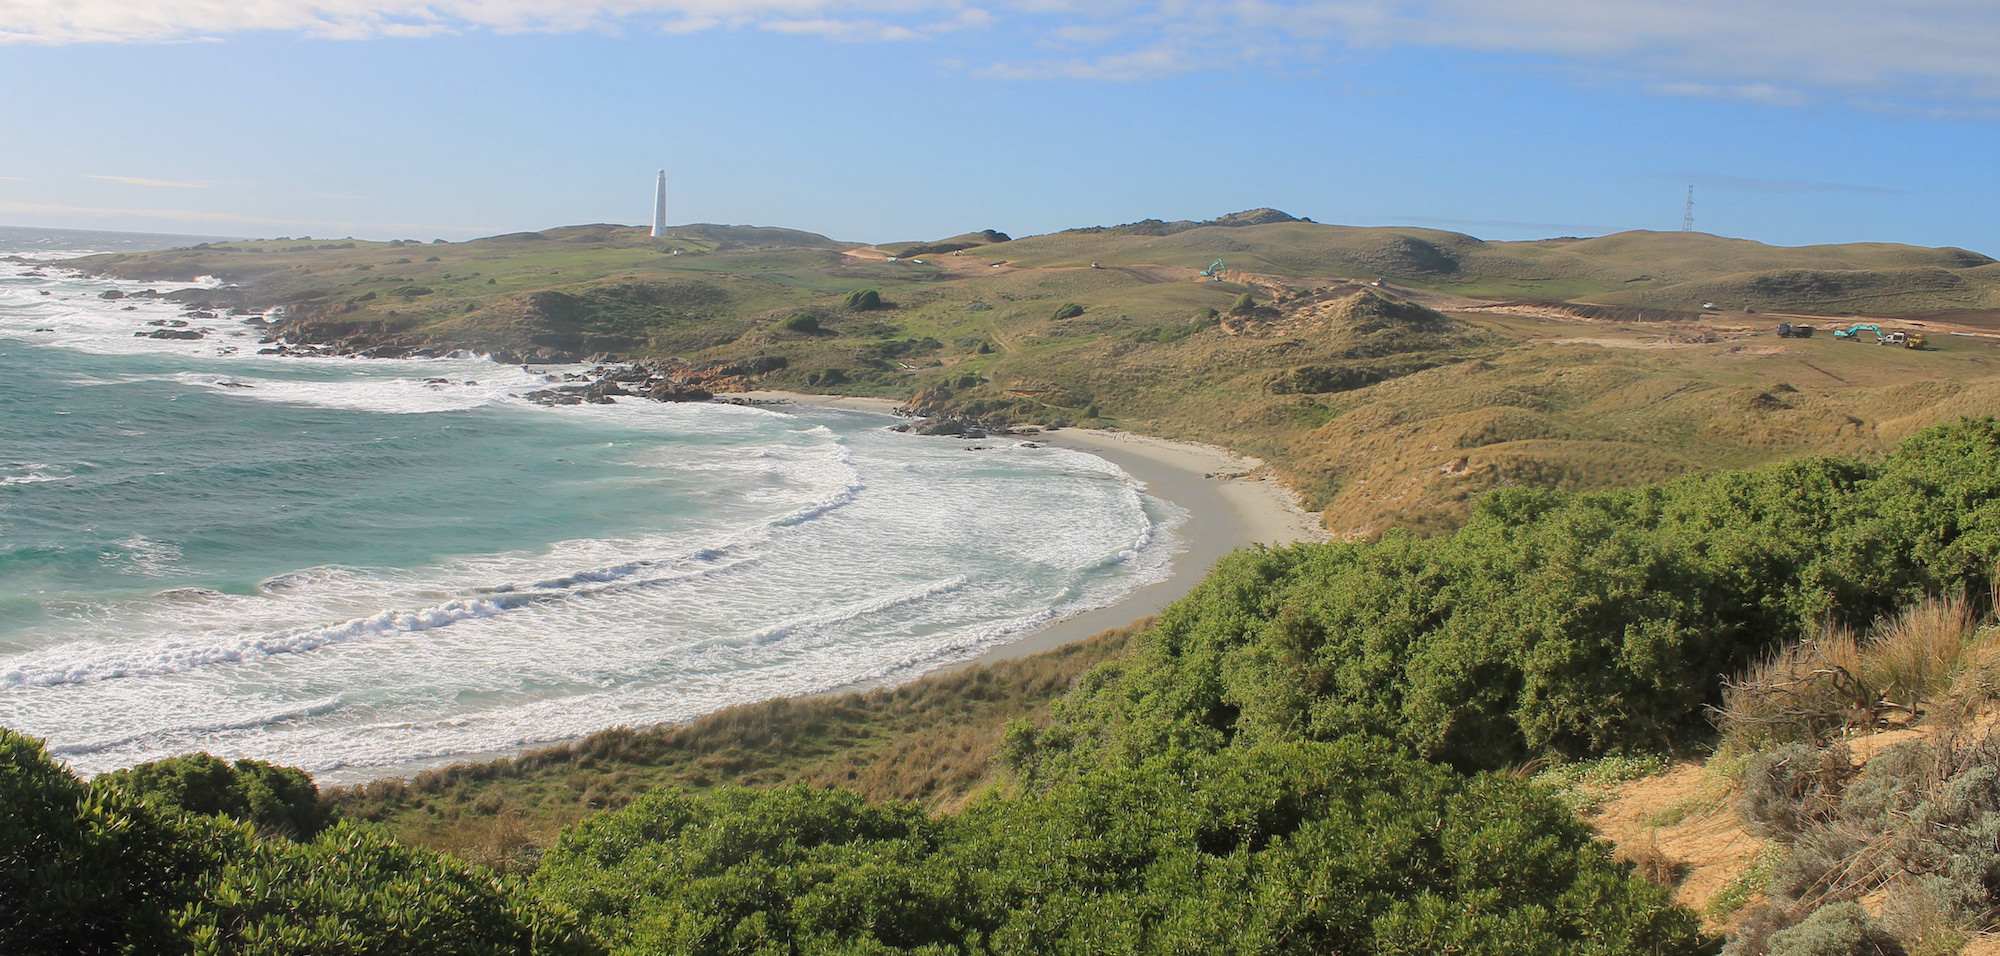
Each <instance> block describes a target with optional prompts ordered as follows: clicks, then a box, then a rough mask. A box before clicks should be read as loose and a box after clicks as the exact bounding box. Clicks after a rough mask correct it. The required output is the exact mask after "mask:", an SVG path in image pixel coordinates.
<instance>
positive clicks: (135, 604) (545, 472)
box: [0, 234, 1178, 779]
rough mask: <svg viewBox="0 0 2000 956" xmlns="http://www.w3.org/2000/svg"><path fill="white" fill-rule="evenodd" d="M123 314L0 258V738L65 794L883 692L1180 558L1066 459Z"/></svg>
mask: <svg viewBox="0 0 2000 956" xmlns="http://www.w3.org/2000/svg"><path fill="white" fill-rule="evenodd" d="M10 241H11V242H13V243H14V245H13V248H15V249H19V248H23V242H22V240H21V239H20V237H18V236H9V235H6V234H0V250H4V249H5V248H6V247H7V245H8V243H9V242H10ZM93 241H94V244H95V246H96V247H98V248H104V247H106V245H105V243H104V242H103V241H102V240H101V239H99V238H98V237H85V238H84V239H82V240H73V241H72V242H71V248H76V247H79V246H83V245H85V244H86V243H93ZM38 254H41V255H44V256H48V255H51V253H50V252H49V251H48V250H47V248H46V245H44V246H42V247H39V248H38ZM145 287H146V286H142V285H138V284H132V283H116V282H109V281H104V280H92V279H86V278H81V277H78V276H75V275H72V274H68V273H65V272H63V271H62V270H61V269H59V268H50V267H39V268H37V267H34V266H31V265H22V264H13V265H8V264H0V726H9V727H13V728H16V729H19V730H23V731H26V732H29V733H33V734H36V735H38V736H43V737H46V738H48V739H49V741H50V744H51V748H52V749H53V750H54V751H55V752H57V753H58V754H59V755H61V756H63V757H64V758H65V759H67V760H69V761H70V762H71V764H72V766H74V767H76V768H77V769H78V770H80V771H83V772H87V773H88V772H99V771H102V770H106V769H112V768H115V767H119V766H126V765H130V764H132V763H136V762H140V761H144V760H150V759H157V758H158V757H162V756H167V755H170V754H174V753H182V752H187V751H191V750H206V751H209V752H212V753H216V754H217V755H219V756H225V757H231V758H234V757H243V756H248V757H256V758H260V759H267V760H274V761H278V762H281V763H286V764H290V765H294V766H302V767H306V768H307V769H310V770H313V771H315V772H317V773H320V774H322V775H326V776H330V777H331V778H333V779H356V778H365V777H368V776H373V775H379V774H381V773H385V772H392V771H393V770H394V769H396V768H398V767H401V766H405V765H408V764H409V763H410V762H412V761H421V760H430V759H439V758H448V757H451V756H454V755H462V754H477V753H489V752H496V751H507V750H511V749H516V748H519V747H522V746H527V745H532V744H535V743H540V742H547V741H553V740H560V739H565V738H568V737H572V736H576V735H578V734H582V733H587V732H589V731H591V730H594V729H598V728H602V727H606V726H613V725H618V724H644V723H652V722H657V721H663V720H681V719H687V718H689V717H693V716H696V715H699V714H701V713H705V712H708V711H712V710H715V709H718V708H720V707H723V706H728V705H730V704H733V703H739V702H742V701H746V700H754V699H760V698H766V697H771V696H777V695H786V694H799V693H810V692H814V691H819V690H826V689H831V688H836V687H842V686H850V685H855V684H864V683H870V682H878V681H884V680H898V679H905V678H907V677H911V676H915V675H916V674H918V673H921V672H923V671H925V670H927V669H930V668H933V667H936V666H940V665H942V664H946V663H950V662H952V661H956V660H961V659H964V658H966V657H969V656H972V655H976V654H977V653H979V652H980V651H982V650H984V649H985V648H988V647H990V646H992V645H994V644H997V643H1001V642H1004V641H1006V640H1008V639H1009V638H1011V637H1013V636H1016V635H1018V634H1020V633H1022V632H1023V631H1025V630H1028V629H1031V628H1033V627H1035V626H1037V625H1039V624H1041V623H1045V622H1047V621H1048V620H1051V619H1053V618H1055V617H1059V616H1063V615H1067V614H1069V613H1074V612H1077V611H1081V610H1085V609H1087V608H1090V607H1095V606H1102V605H1104V604H1109V603H1111V602H1113V601H1115V600H1117V599H1118V598H1119V597H1121V596H1122V595H1123V594H1125V593H1126V592H1128V591H1130V590H1131V589H1133V588H1135V587H1138V586H1140V585H1143V584H1145V583H1149V582H1151V581H1153V580H1157V579H1159V578H1160V577H1162V576H1163V575H1164V573H1165V569H1166V564H1167V559H1168V558H1169V557H1170V556H1171V553H1172V552H1173V551H1174V550H1175V549H1176V548H1177V547H1178V545H1177V543H1176V541H1175V539H1174V537H1173V534H1172V528H1173V526H1174V525H1175V524H1176V522H1177V521H1178V516H1177V515H1176V514H1175V511H1174V509H1173V508H1172V506H1170V505H1167V504H1165V503H1163V502H1160V501H1158V500H1156V499H1152V498H1150V497H1148V496H1146V495H1145V494H1144V492H1143V489H1141V488H1140V487H1138V486H1137V485H1136V484H1134V483H1133V482H1132V481H1131V480H1130V479H1129V478H1127V477H1126V476H1125V475H1123V474H1122V473H1121V472H1119V471H1118V470H1117V469H1116V468H1115V467H1113V466H1111V465H1110V464H1108V463H1106V462H1104V461H1102V460H1101V459H1097V458H1094V457H1091V456H1087V455H1083V454H1079V453H1075V452H1070V451H1065V450H1061V449H1054V448H1037V447H1032V446H1031V445H1028V444H1025V443H1020V442H982V443H978V444H974V445H969V444H968V443H965V442H962V441H958V440H954V439H933V438H917V437H913V436H905V435H899V434H895V433H891V432H889V431H887V430H886V428H885V426H886V425H888V424H890V423H891V422H890V420H888V419H887V418H886V417H884V416H877V415H870V414H866V413H859V412H851V411H836V410H824V409H804V408H745V407H736V406H727V405H708V404H703V405H661V404H657V403H652V402H644V401H633V400H627V401H625V402H621V403H620V404H618V405H614V406H585V407H580V408H562V409H549V408H541V407H538V406H534V405H531V404H529V403H527V402H525V401H524V400H522V399H521V398H520V397H519V396H520V394H522V393H523V392H525V391H528V390H531V389H533V388H537V387H543V386H544V384H545V381H544V376H545V375H547V374H549V373H550V372H551V371H560V370H549V369H536V370H534V371H532V372H530V371H523V370H522V369H520V368H518V367H509V366H500V365H496V364H493V363H490V362H485V361H481V360H478V359H476V358H465V359H453V360H437V361H411V362H373V361H361V360H350V359H282V358H278V357H270V356H258V355H256V354H255V351H256V348H257V341H256V329H255V328H254V327H253V326H251V325H248V324H245V323H244V322H242V321H241V317H223V318H220V319H216V320H190V321H194V322H195V323H196V324H197V325H200V326H205V327H208V328H209V329H210V330H211V331H210V333H209V335H208V336H207V337H206V338H204V339H202V340H199V341H160V340H153V339H147V338H135V337H134V335H133V333H134V332H135V331H139V332H143V331H145V330H147V329H148V328H150V327H151V326H148V325H147V324H146V323H148V322H152V321H157V320H162V319H166V320H170V321H171V320H176V319H179V318H181V313H180V310H179V308H178V307H176V306H174V305H172V304H171V303H165V302H157V301H150V300H139V301H134V300H129V299H128V300H105V299H102V298H100V297H99V295H98V294H99V293H100V292H102V291H105V290H107V289H113V288H117V289H121V290H124V291H128V292H130V291H137V290H138V289H141V288H145ZM158 288H161V289H163V290H164V289H167V288H171V287H170V286H159V287H158ZM44 293H47V294H44ZM128 305H129V306H132V308H130V309H128V308H127V306H128Z"/></svg>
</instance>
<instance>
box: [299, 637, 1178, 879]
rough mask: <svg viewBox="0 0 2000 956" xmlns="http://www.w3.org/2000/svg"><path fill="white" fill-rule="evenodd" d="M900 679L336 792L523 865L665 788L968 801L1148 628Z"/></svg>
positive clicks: (406, 833) (429, 836)
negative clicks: (1027, 723) (825, 791)
mask: <svg viewBox="0 0 2000 956" xmlns="http://www.w3.org/2000/svg"><path fill="white" fill-rule="evenodd" d="M1141 627H1143V622H1142V623H1141V624H1140V625H1135V626H1134V628H1120V629H1114V630H1110V631H1106V632H1104V633H1102V634H1099V635H1097V636H1095V637H1092V638H1090V639H1088V640H1085V641H1079V642H1076V643H1073V644H1069V645H1066V646H1064V647H1060V648H1056V649H1054V650H1051V651H1047V652H1044V653H1042V654H1037V655H1034V656H1032V657H1026V658H1021V659H1017V660H1003V661H997V662H994V663H991V664H987V665H983V666H974V667H967V668H963V669H959V670H954V671H949V672H946V673H942V674H934V675H931V676H928V677H924V678H920V679H918V680H916V681H913V682H911V683H909V684H905V685H903V686H900V687H894V688H884V689H879V690H873V691H866V692H855V693H845V694H831V695H825V696H820V697H806V698H796V699H780V700H771V701H763V702H759V703H754V704H744V705H740V706H737V707H731V708H728V709H726V710H722V711H719V712H717V713H714V714H710V715H708V716H707V717H703V718H700V719H697V720H694V721H691V722H689V723H686V724H680V725H673V726H661V727H653V728H643V729H634V728H615V729H611V730H606V731H602V732H600V733H596V734H592V735H591V736H589V737H586V738H584V739H582V740H579V741H575V742H573V743H567V744H561V745H558V746H555V747H550V748H547V749H545V750H538V751H535V752H532V753H528V754H524V755H522V756H520V757H515V758H512V759H507V760H496V761H490V762H486V763H466V764H458V765H454V766H451V767H446V768H443V769H439V770H431V771H426V772H424V773H421V774H418V775H417V776H415V777H413V778H411V779H409V780H407V781H403V780H381V781H375V782H372V783H368V784H364V785H361V786H356V787H345V788H335V789H330V790H328V791H326V792H325V795H324V799H325V801H326V802H327V803H329V804H330V805H332V806H333V807H336V808H337V809H338V810H339V811H340V813H341V814H342V815H343V816H344V817H346V818H348V819H361V820H369V821H374V822H379V823H383V824H386V825H388V826H389V827H390V828H392V830H393V831H394V832H395V834H396V836H397V838H398V839H400V840H403V841H404V842H409V843H416V844H419V845H423V846H427V847H430V848H433V849H440V850H445V851H448V852H450V853H452V854H454V855H456V856H459V857H460V858H462V859H466V860H469V861H472V862H475V863H481V864H484V865H488V866H492V867H494V868H496V869H500V870H502V871H515V870H520V869H522V868H525V867H530V866H532V865H533V863H534V861H535V860H536V859H538V858H539V856H540V853H541V850H542V849H543V848H545V847H547V846H549V845H550V844H552V843H553V842H554V840H555V837H556V836H557V835H558V834H560V833H561V831H562V830H563V829H564V828H566V827H568V826H570V825H571V824H574V823H576V822H577V821H579V820H581V819H583V818H585V817H587V816H589V815H591V814H593V813H596V812H599V811H601V810H606V809H615V808H617V807H622V806H625V805H626V804H629V803H631V802H632V801H633V800H635V799H637V798H638V797H639V796H640V795H642V794H644V793H646V792H648V791H651V790H653V789H656V788H660V787H678V788H682V789H689V790H699V789H705V788H710V787H717V786H724V785H751V786H764V787H776V786H783V785H786V784H792V783H809V784H815V785H822V786H838V787H843V788H846V789H849V790H853V791H855V792H857V793H860V794H862V795H863V796H865V797H867V798H868V799H870V800H874V801H888V800H909V801H915V802H919V803H922V804H924V805H926V806H928V807H930V808H932V809H934V810H943V809H949V808H952V807H954V806H956V805H958V804H960V803H962V802H963V801H964V800H965V799H967V798H968V797H969V796H970V795H971V794H973V793H975V792H976V791H978V790H979V789H980V788H982V787H984V786H986V785H988V783H989V781H990V773H991V767H992V757H993V755H994V753H995V752H996V750H997V749H998V747H999V745H1000V740H1001V735H1002V732H1003V731H1004V729H1005V727H1006V725H1007V724H1008V723H1009V722H1011V721H1013V720H1016V719H1019V718H1022V717H1032V716H1035V715H1037V714H1039V713H1041V712H1043V711H1044V710H1045V709H1046V708H1047V707H1048V705H1049V704H1050V703H1051V702H1053V701H1054V700H1055V699H1056V698H1058V697H1060V696H1061V695H1062V694H1063V693H1064V692H1066V691H1067V690H1068V689H1069V686H1070V683H1071V682H1072V681H1074V680H1075V679H1076V677H1077V676H1078V675H1079V674H1081V673H1083V672H1084V671H1086V670H1088V669H1089V668H1091V667H1093V666H1095V665H1097V664H1098V663H1101V662H1103V661H1105V660H1108V659H1110V658H1111V657H1114V656H1116V655H1118V654H1120V653H1122V651H1123V649H1124V647H1125V645H1126V643H1127V642H1128V641H1129V640H1130V639H1131V637H1132V635H1133V634H1134V633H1135V632H1136V630H1137V629H1139V628H1141Z"/></svg>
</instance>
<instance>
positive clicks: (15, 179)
mask: <svg viewBox="0 0 2000 956" xmlns="http://www.w3.org/2000/svg"><path fill="white" fill-rule="evenodd" d="M27 181H28V180H27V179H26V178H25V177H21V176H0V183H25V182H27Z"/></svg>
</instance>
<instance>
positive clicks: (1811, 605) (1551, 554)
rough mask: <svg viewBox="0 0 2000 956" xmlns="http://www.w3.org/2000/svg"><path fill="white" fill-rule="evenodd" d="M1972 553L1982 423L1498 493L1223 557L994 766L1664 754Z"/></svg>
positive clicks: (1985, 437) (1980, 572)
mask: <svg viewBox="0 0 2000 956" xmlns="http://www.w3.org/2000/svg"><path fill="white" fill-rule="evenodd" d="M1996 555H2000V422H1996V421H1995V420H1994V419H1991V418H1988V419H1983V420H1978V421H1967V422H1964V423H1961V424H1958V425H1954V426H1949V427H1945V428H1940V429H1936V430H1933V431H1930V432H1926V433H1924V434H1922V435H1919V436H1917V437H1916V438H1913V439H1911V440H1910V441H1908V442H1906V443H1905V444H1904V445H1903V446H1902V448H1901V449H1900V450H1899V451H1898V452H1897V453H1896V454H1895V455H1892V456H1890V457H1889V458H1887V459H1885V460H1883V461H1880V462H1875V463H1867V462H1860V461H1851V460H1840V459H1808V460H1803V461H1798V462H1792V463H1787V464H1784V465H1780V466H1775V467H1770V468H1765V469H1761V470H1758V471H1751V472H1731V473H1725V474H1719V475H1709V476H1699V477H1691V478H1685V479H1682V480H1679V481H1675V482H1670V483H1667V484H1664V485H1657V486H1651V487H1647V488H1641V489H1636V490H1632V491H1619V492H1600V493H1593V494H1582V495H1571V494H1562V493H1557V492H1550V491H1538V490H1529V489H1516V490H1509V491H1502V492H1497V493H1494V494H1492V495H1490V496H1488V497H1487V498H1485V499H1483V500H1482V501H1481V502H1480V504H1479V506H1478V508H1477V509H1476V511H1475V513H1474V516H1473V518H1472V520H1471V522H1470V523H1469V524H1468V525H1467V526H1466V527H1465V528H1464V529H1463V530H1461V531H1459V532H1458V533H1456V534H1453V535H1450V536H1445V537H1439V538H1429V539H1419V538H1415V537H1411V536H1408V535H1401V534H1392V535H1389V536H1387V537H1385V538H1383V539H1382V540H1380V541H1377V542H1369V543H1342V544H1325V545H1298V546H1294V547H1290V548H1283V549H1270V548H1263V549H1256V550H1250V551H1243V552H1238V553H1237V554H1235V555H1233V556H1232V557H1230V558H1228V559H1225V560H1224V561H1223V562H1222V563H1221V564H1220V565H1219V566H1218V567H1217V569H1216V570H1215V572H1214V573H1213V574H1212V575H1211V576H1210V577H1209V579H1208V580H1207V581H1205V582H1203V584H1202V585H1201V586H1200V587H1199V588H1197V589H1196V591H1195V592H1194V593H1193V594H1192V595H1190V596H1189V597H1188V598H1187V599H1186V600H1183V601H1181V602H1180V603H1178V604H1176V605H1175V606H1174V607H1172V608H1170V609H1169V610H1168V611H1167V612H1166V613H1165V614H1164V615H1163V616H1162V617H1161V618H1160V620H1159V623H1158V624H1157V625H1156V626H1155V627H1154V628H1153V629H1152V630H1151V631H1150V632H1149V633H1148V634H1147V635H1146V637H1145V638H1144V639H1143V640H1142V641H1141V642H1139V644H1138V645H1137V648H1136V650H1135V651H1134V653H1133V654H1132V655H1130V657H1129V658H1128V659H1127V660H1125V661H1123V662H1121V663H1119V664H1117V665H1113V666H1112V667H1109V668H1106V669H1104V670H1101V671H1099V672H1098V673H1097V674H1096V675H1094V676H1093V677H1092V678H1091V679H1090V680H1089V681H1087V682H1086V684H1085V685H1084V686H1083V687H1082V688H1080V690H1079V691H1078V692H1076V693H1074V694H1072V695H1071V696H1070V698H1069V699H1067V700H1065V701H1064V702H1063V703H1062V705H1061V707H1060V708H1059V711H1058V719H1057V720H1056V721H1055V722H1054V723H1053V724H1052V725H1051V726H1049V727H1047V728H1045V729H1040V730H1036V729H1033V728H1026V727H1023V728H1019V729H1017V731H1016V733H1015V735H1014V739H1013V741H1012V745H1013V749H1012V753H1013V755H1014V759H1015V760H1016V762H1017V763H1018V765H1019V766H1020V768H1021V769H1022V770H1023V772H1025V773H1026V774H1027V775H1028V776H1029V777H1030V778H1033V779H1065V778H1068V777H1070V776H1073V775H1074V774H1076V773H1077V772H1080V771H1081V770H1083V769H1088V768H1092V767H1095V766H1098V765H1100V764H1101V763H1103V762H1104V761H1105V760H1106V759H1111V760H1114V761H1123V762H1126V763H1133V762H1136V761H1137V760H1138V759H1140V757H1141V756H1142V755H1144V754H1149V753H1157V752H1160V751H1162V750H1167V749H1175V748H1190V749H1195V750H1202V751H1213V750H1219V749H1224V748H1230V747H1241V746H1255V745H1258V744H1262V743H1266V742H1272V741H1290V740H1330V739H1336V738H1338V737H1340V736H1343V735H1346V734H1350V733H1355V732H1367V733H1379V734H1383V735H1386V736H1389V737H1391V738H1394V739H1396V740H1398V741H1400V742H1401V743H1403V744H1404V745H1405V746H1408V747H1409V748H1411V749H1412V750H1413V751H1414V752H1416V753H1418V754H1421V755H1423V756H1425V757H1428V758H1432V759H1437V760H1442V761H1446V762H1448V763H1450V764H1452V765H1454V766H1458V767H1462V768H1467V769H1478V768H1493V767H1500V766H1504V765H1506V764H1508V763H1511V762H1514V761H1518V760H1523V759H1527V758H1530V757H1538V756H1556V757H1576V756H1585V755H1590V754H1598V753H1604V752H1607V751H1614V750H1618V749H1621V748H1634V747H1638V748H1661V749H1671V748H1675V747H1685V746H1688V745H1691V744H1693V743H1695V742H1697V741H1699V740H1702V739H1705V738H1706V736H1707V734H1708V733H1709V731H1710V726H1709V723H1708V718H1707V713H1706V711H1705V708H1707V707H1709V706H1713V705H1715V704H1717V703H1719V692H1720V688H1719V687H1718V681H1717V677H1716V675H1719V674H1728V673H1735V672H1739V671H1741V670H1742V669H1743V668H1744V666H1745V665H1746V664H1747V663H1749V662H1750V661H1751V660H1753V659H1755V658H1756V657H1757V656H1758V655H1760V654H1763V653H1765V652H1766V651H1767V649H1769V648H1773V647H1776V646H1778V645H1779V644H1781V643H1783V642H1785V641H1788V640H1794V639H1797V638H1798V637H1800V636H1802V635H1804V634H1806V633H1810V632H1811V631H1812V629H1813V628H1814V627H1815V626H1817V625H1818V624H1819V623H1820V622H1821V621H1824V620H1833V621H1835V622H1840V621H1855V622H1865V621H1868V620H1872V619H1873V618H1874V617H1876V616H1878V615H1881V614H1884V613H1887V612H1889V611H1891V610H1892V609H1894V608H1896V607H1898V606H1899V605H1901V604H1903V603H1906V602H1910V601H1914V600H1916V599H1918V598H1920V597H1922V596H1923V595H1925V594H1937V593H1946V594H1951V593H1964V592H1966V591H1968V590H1979V591H1983V590H1984V589H1985V585H1986V584H1987V582H1988V581H1989V580H1990V577H1991V574H1992V571H1993V562H1994V559H1995V556H1996Z"/></svg>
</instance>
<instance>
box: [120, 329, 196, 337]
mask: <svg viewBox="0 0 2000 956" xmlns="http://www.w3.org/2000/svg"><path fill="white" fill-rule="evenodd" d="M132 334H133V336H134V337H137V336H142V335H143V336H145V337H146V338H149V339H199V338H203V337H204V336H205V335H206V334H207V333H204V332H203V331H201V330H200V329H154V330H153V331H151V332H134V333H132Z"/></svg>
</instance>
